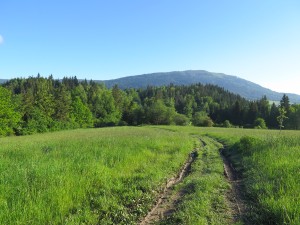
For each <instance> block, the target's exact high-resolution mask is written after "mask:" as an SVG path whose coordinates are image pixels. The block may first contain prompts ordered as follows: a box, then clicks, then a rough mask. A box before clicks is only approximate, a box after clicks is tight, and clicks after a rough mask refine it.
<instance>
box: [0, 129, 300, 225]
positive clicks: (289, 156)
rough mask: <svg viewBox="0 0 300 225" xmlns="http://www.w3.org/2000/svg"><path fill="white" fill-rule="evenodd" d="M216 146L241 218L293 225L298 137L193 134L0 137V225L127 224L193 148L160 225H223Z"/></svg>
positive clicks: (226, 214)
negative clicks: (243, 210)
mask: <svg viewBox="0 0 300 225" xmlns="http://www.w3.org/2000/svg"><path fill="white" fill-rule="evenodd" d="M199 138H200V139H201V140H202V141H204V142H205V144H206V145H205V146H202V145H201V142H199ZM216 140H218V141H219V142H221V143H223V144H225V146H226V149H225V154H226V155H227V157H229V159H230V160H231V161H232V163H233V165H234V166H235V168H236V169H237V170H238V172H239V173H240V174H241V176H242V182H243V184H244V188H245V190H244V192H245V193H246V196H247V205H248V209H249V210H248V211H247V215H245V218H244V220H245V221H247V222H248V224H292V225H296V224H299V222H300V207H299V204H298V202H299V201H298V200H299V198H300V194H299V193H300V189H299V188H300V185H299V180H300V177H299V175H300V174H299V169H300V168H299V165H300V162H299V159H300V155H299V154H300V152H299V151H298V150H299V146H300V142H299V140H300V139H299V132H298V131H281V132H279V131H278V130H277V131H276V130H253V129H252V130H250V129H233V128H229V129H227V128H199V127H192V126H185V127H182V126H180V127H179V126H153V127H149V126H148V127H147V126H146V127H114V128H102V129H77V130H72V131H59V132H52V133H47V134H35V135H30V136H22V137H6V138H1V148H0V160H1V164H0V165H1V166H0V167H1V170H0V224H83V223H86V224H136V223H137V222H138V221H140V219H141V218H143V217H144V216H145V215H146V214H147V212H148V210H149V209H150V208H151V206H152V204H153V203H154V201H155V198H156V196H157V194H158V192H159V191H160V190H161V187H162V185H163V184H164V183H165V182H166V180H167V179H169V178H170V177H172V176H174V174H176V173H177V172H178V170H179V169H180V167H181V166H182V165H183V163H184V161H186V159H187V156H188V154H189V153H190V152H191V151H192V150H193V149H195V148H198V149H199V152H198V157H197V158H196V161H195V163H194V164H192V168H191V174H190V175H189V176H187V177H186V179H184V181H183V182H182V183H180V184H179V185H178V186H177V187H176V188H175V189H174V191H176V190H177V191H180V190H185V194H184V196H183V198H182V199H181V201H180V203H179V205H178V206H177V207H178V208H177V211H176V213H175V214H172V215H171V217H169V218H167V219H166V220H162V221H160V224H170V223H171V224H176V223H177V224H180V223H182V221H185V224H229V223H230V221H231V219H232V214H231V213H230V208H229V205H228V202H227V201H226V192H227V191H228V189H229V185H228V184H227V183H226V180H225V177H224V175H223V168H222V161H221V158H220V156H219V150H220V148H221V147H222V145H221V144H219V143H217V142H216ZM199 199H201V201H199ZM239 224H242V221H240V223H239Z"/></svg>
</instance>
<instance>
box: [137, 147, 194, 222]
mask: <svg viewBox="0 0 300 225" xmlns="http://www.w3.org/2000/svg"><path fill="white" fill-rule="evenodd" d="M198 150H199V149H196V150H194V151H193V152H191V153H190V154H189V158H188V160H187V161H186V162H185V163H184V165H183V166H182V168H181V169H180V171H179V173H178V174H177V175H176V176H174V177H172V178H171V179H169V180H168V181H167V182H166V184H165V187H164V189H163V191H162V192H161V193H160V195H159V197H158V199H157V201H156V204H155V205H154V206H153V208H152V209H151V211H150V212H149V213H148V214H147V216H146V217H145V218H144V219H143V220H142V221H141V222H140V225H146V224H154V223H156V222H158V221H159V220H161V219H163V218H166V217H168V216H170V215H171V214H172V213H174V211H175V208H176V207H175V206H176V203H177V202H178V201H179V199H180V198H181V197H182V195H183V193H173V192H172V188H173V186H174V185H176V184H177V183H179V182H180V181H182V180H183V178H184V177H185V176H187V174H188V173H189V171H190V168H191V165H192V163H193V162H194V160H195V159H196V158H197V155H198V153H197V152H198Z"/></svg>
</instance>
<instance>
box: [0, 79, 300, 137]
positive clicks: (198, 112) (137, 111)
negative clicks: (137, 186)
mask: <svg viewBox="0 0 300 225" xmlns="http://www.w3.org/2000/svg"><path fill="white" fill-rule="evenodd" d="M279 118H281V119H280V120H279ZM142 124H154V125H170V124H176V125H190V124H193V125H195V126H223V127H232V126H235V127H247V128H267V127H268V128H274V129H276V128H279V127H281V128H283V127H284V128H285V129H300V104H290V101H289V97H288V96H287V95H283V97H282V99H281V101H280V104H279V105H275V104H274V103H273V104H272V105H271V104H270V102H269V101H268V99H267V98H266V97H265V96H264V97H262V98H261V99H259V100H255V101H249V100H246V99H245V98H243V97H241V96H240V95H237V94H233V93H231V92H229V91H226V90H225V89H224V88H221V87H218V86H215V85H211V84H206V85H203V84H200V83H197V84H191V85H173V84H171V85H167V86H161V87H153V86H148V87H147V88H144V89H142V88H139V89H134V88H129V89H124V90H123V89H120V88H119V87H118V86H117V85H115V86H113V87H112V88H107V87H106V86H105V85H104V84H99V83H96V82H94V81H89V82H88V81H86V80H84V81H79V80H78V79H77V78H76V77H71V78H66V77H65V78H63V79H62V80H54V79H53V77H52V76H49V77H48V78H44V77H41V76H40V75H38V76H37V77H29V78H26V79H25V78H17V79H12V80H9V81H8V82H6V83H4V84H2V85H0V136H7V135H26V134H32V133H42V132H47V131H55V130H63V129H74V128H85V127H103V126H119V125H142Z"/></svg>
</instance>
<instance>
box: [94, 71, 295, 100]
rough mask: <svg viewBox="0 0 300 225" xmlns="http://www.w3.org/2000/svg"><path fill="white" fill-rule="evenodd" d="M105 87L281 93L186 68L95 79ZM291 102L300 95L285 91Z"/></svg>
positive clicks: (277, 96) (273, 96)
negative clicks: (205, 86)
mask: <svg viewBox="0 0 300 225" xmlns="http://www.w3.org/2000/svg"><path fill="white" fill-rule="evenodd" d="M97 82H102V83H105V85H106V86H107V87H112V86H114V85H116V84H117V85H118V86H119V87H120V88H122V89H125V88H145V87H147V86H163V85H169V84H171V83H172V84H174V85H189V84H195V83H202V84H214V85H217V86H220V87H223V88H224V89H226V90H228V91H230V92H233V93H236V94H239V95H241V96H242V97H245V98H246V99H249V100H257V99H260V98H261V97H262V96H264V95H266V96H267V98H268V99H269V100H271V101H280V100H281V98H282V96H283V93H279V92H275V91H272V90H270V89H267V88H264V87H262V86H260V85H258V84H255V83H253V82H250V81H247V80H245V79H241V78H239V77H236V76H231V75H226V74H223V73H212V72H208V71H205V70H187V71H174V72H165V73H150V74H143V75H136V76H128V77H123V78H118V79H113V80H103V81H97ZM286 94H287V95H288V96H289V99H290V102H291V103H300V95H297V94H291V93H286Z"/></svg>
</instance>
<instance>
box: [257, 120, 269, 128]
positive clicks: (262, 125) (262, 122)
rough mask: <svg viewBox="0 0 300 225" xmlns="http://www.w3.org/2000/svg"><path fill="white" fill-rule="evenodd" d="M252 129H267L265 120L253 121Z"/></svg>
mask: <svg viewBox="0 0 300 225" xmlns="http://www.w3.org/2000/svg"><path fill="white" fill-rule="evenodd" d="M254 128H255V129H267V125H266V122H265V120H264V119H263V118H257V119H256V120H255V121H254Z"/></svg>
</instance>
